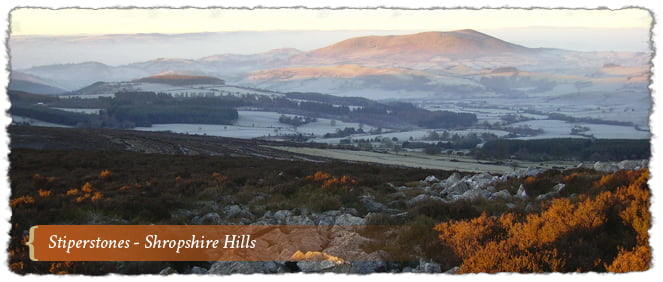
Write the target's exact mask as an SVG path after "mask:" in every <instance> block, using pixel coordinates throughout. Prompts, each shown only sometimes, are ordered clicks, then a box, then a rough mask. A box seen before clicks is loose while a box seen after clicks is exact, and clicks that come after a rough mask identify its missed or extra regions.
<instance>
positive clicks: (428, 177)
mask: <svg viewBox="0 0 663 282" xmlns="http://www.w3.org/2000/svg"><path fill="white" fill-rule="evenodd" d="M424 182H426V183H432V182H440V180H439V179H437V177H435V175H430V176H427V177H426V179H424Z"/></svg>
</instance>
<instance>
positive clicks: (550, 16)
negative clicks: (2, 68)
mask: <svg viewBox="0 0 663 282" xmlns="http://www.w3.org/2000/svg"><path fill="white" fill-rule="evenodd" d="M10 18H11V34H12V35H29V34H31V35H34V34H42V35H56V34H57V35H71V34H131V33H191V32H216V31H267V30H398V29H403V30H456V29H465V28H473V29H487V28H493V29H494V28H514V27H525V26H545V27H586V28H634V27H635V28H648V27H649V26H650V25H651V23H652V17H651V14H650V13H649V12H648V11H647V10H644V9H635V8H631V9H621V10H607V9H603V10H572V9H533V10H524V9H481V10H468V9H447V10H445V9H435V10H404V9H400V10H392V9H339V10H333V9H319V10H317V9H254V10H250V9H97V10H93V9H55V10H54V9H38V8H20V9H16V10H14V11H12V13H11V17H10Z"/></svg>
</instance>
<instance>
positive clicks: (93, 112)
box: [53, 108, 101, 115]
mask: <svg viewBox="0 0 663 282" xmlns="http://www.w3.org/2000/svg"><path fill="white" fill-rule="evenodd" d="M53 109H58V110H61V111H65V112H72V113H81V114H89V115H98V114H99V112H100V111H101V109H82V108H53Z"/></svg>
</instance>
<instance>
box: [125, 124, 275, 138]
mask: <svg viewBox="0 0 663 282" xmlns="http://www.w3.org/2000/svg"><path fill="white" fill-rule="evenodd" d="M134 130H141V131H171V132H175V133H184V134H195V135H210V136H221V137H233V138H242V139H251V138H257V137H263V136H269V135H271V136H274V135H277V134H278V133H281V134H284V133H285V132H283V131H277V132H275V131H274V128H263V127H241V126H233V125H216V124H185V123H169V124H154V125H152V127H136V128H134Z"/></svg>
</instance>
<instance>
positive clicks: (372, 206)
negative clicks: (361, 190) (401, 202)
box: [359, 195, 387, 212]
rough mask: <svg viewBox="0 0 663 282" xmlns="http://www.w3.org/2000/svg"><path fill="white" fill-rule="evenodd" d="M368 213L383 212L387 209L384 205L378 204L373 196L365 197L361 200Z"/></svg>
mask: <svg viewBox="0 0 663 282" xmlns="http://www.w3.org/2000/svg"><path fill="white" fill-rule="evenodd" d="M359 200H360V201H361V202H362V203H363V204H364V207H366V210H367V211H368V212H382V211H384V210H386V209H387V207H386V206H385V205H383V204H382V203H379V202H376V201H375V198H374V197H373V196H372V195H363V196H361V198H360V199H359Z"/></svg>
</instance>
